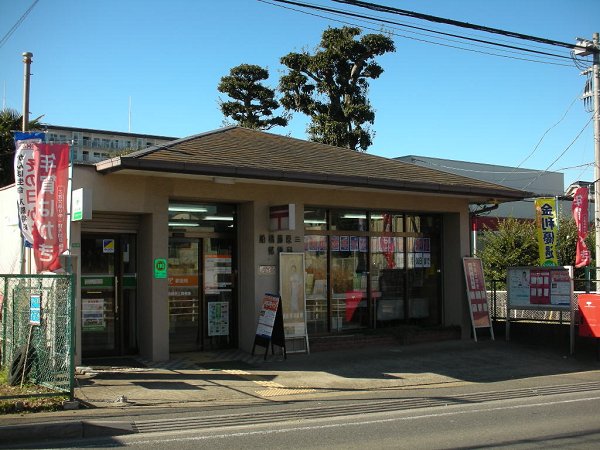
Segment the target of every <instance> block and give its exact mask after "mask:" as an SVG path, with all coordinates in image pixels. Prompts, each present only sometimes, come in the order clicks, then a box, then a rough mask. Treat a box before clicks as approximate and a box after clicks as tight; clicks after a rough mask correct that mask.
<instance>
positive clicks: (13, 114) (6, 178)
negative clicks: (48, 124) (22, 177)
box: [0, 108, 42, 186]
mask: <svg viewBox="0 0 600 450" xmlns="http://www.w3.org/2000/svg"><path fill="white" fill-rule="evenodd" d="M41 118H42V116H40V117H38V118H36V119H34V120H32V121H30V122H29V123H28V129H30V130H40V129H41V128H42V125H41V123H40V119H41ZM22 127H23V115H22V114H20V113H19V112H18V111H17V110H15V109H11V108H4V109H2V110H0V186H6V185H8V184H11V183H14V181H15V173H14V157H15V141H14V139H13V134H12V132H13V131H18V130H21V129H22Z"/></svg>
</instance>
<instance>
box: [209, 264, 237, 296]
mask: <svg viewBox="0 0 600 450" xmlns="http://www.w3.org/2000/svg"><path fill="white" fill-rule="evenodd" d="M230 291H231V255H228V254H224V255H207V256H206V257H205V258H204V292H205V293H206V294H220V293H222V292H230Z"/></svg>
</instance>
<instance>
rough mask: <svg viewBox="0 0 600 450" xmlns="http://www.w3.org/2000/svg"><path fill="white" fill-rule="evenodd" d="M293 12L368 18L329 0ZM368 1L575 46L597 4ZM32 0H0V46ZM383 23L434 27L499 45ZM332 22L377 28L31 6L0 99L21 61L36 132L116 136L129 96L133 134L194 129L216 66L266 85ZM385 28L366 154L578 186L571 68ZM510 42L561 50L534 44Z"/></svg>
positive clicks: (115, 3)
mask: <svg viewBox="0 0 600 450" xmlns="http://www.w3.org/2000/svg"><path fill="white" fill-rule="evenodd" d="M306 2H307V3H313V4H319V5H327V6H333V7H335V8H342V9H345V10H351V11H354V12H360V13H368V14H372V13H369V12H368V11H366V10H357V9H351V8H349V7H345V6H341V5H339V4H335V3H333V2H331V1H329V0H307V1H306ZM374 2H375V3H380V4H385V5H391V6H395V7H397V8H402V9H406V10H411V11H416V12H420V13H425V14H430V15H435V16H440V17H446V18H450V19H454V20H458V21H462V22H469V23H473V24H478V25H484V26H487V27H493V28H500V29H504V30H509V31H513V32H518V33H522V34H528V35H534V36H539V37H544V38H548V39H553V40H557V41H562V42H567V43H574V42H575V39H576V37H583V38H587V39H591V38H592V34H593V32H598V31H600V2H599V1H597V0H396V1H393V0H377V1H374ZM33 3H34V0H0V39H1V38H2V37H4V36H5V35H6V33H7V32H8V31H9V30H10V29H11V28H12V27H13V26H14V25H15V23H17V21H18V20H19V18H21V16H22V15H23V13H24V12H25V11H26V10H27V9H28V8H29V7H30V6H31V5H32V4H33ZM304 11H306V10H304ZM378 16H380V17H383V16H382V15H381V14H378ZM385 17H386V18H388V19H392V20H396V21H401V22H403V23H407V24H412V25H415V26H420V27H425V28H429V29H435V30H440V31H444V32H448V33H456V34H461V35H465V34H466V35H469V36H473V35H475V34H476V35H477V37H478V38H483V39H494V40H497V39H499V38H501V37H499V36H494V35H490V34H481V33H475V32H474V31H469V30H465V29H461V28H456V27H448V26H442V25H439V24H433V23H430V22H424V21H420V20H416V19H409V18H402V17H399V16H385ZM339 20H343V21H350V22H352V23H353V24H355V25H361V26H370V27H375V28H376V31H377V30H378V29H379V28H378V26H377V25H369V24H367V23H365V22H357V21H356V20H353V19H348V18H342V17H333V16H331V15H330V16H329V17H326V18H324V17H317V16H314V15H308V14H303V13H300V12H296V11H293V10H290V9H285V8H281V7H278V6H274V5H273V4H269V3H265V2H261V1H258V0H219V1H211V2H209V1H193V0H169V1H164V0H102V1H91V0H89V1H87V0H52V1H51V0H39V1H38V3H37V4H36V5H35V7H34V8H33V9H32V11H31V12H30V13H29V15H28V16H27V17H26V18H25V20H24V21H23V22H22V23H21V24H20V26H19V27H18V28H17V29H16V30H15V31H14V33H13V34H12V35H11V36H10V37H9V38H8V39H7V40H6V41H5V42H4V43H3V45H2V46H1V47H0V88H1V89H2V94H3V95H2V102H3V106H4V105H5V106H7V107H12V108H15V109H18V110H20V109H21V105H22V90H23V64H22V62H21V54H22V53H23V52H25V51H30V52H32V53H33V54H34V56H33V64H32V66H31V72H32V74H33V75H32V78H31V100H30V109H31V114H32V116H33V117H37V116H39V115H44V118H43V121H44V122H46V123H51V124H55V125H62V126H72V127H82V128H97V129H105V130H116V131H128V130H129V99H130V98H131V131H132V132H135V133H148V134H158V135H166V136H176V137H184V136H189V135H193V134H197V133H202V132H205V131H209V130H213V129H216V128H219V127H220V126H222V122H223V116H222V115H221V113H220V111H219V109H218V102H217V101H218V98H219V96H221V97H223V95H222V94H219V92H218V91H217V89H216V86H217V84H218V83H219V80H220V78H221V77H222V76H223V75H226V74H227V73H228V72H229V69H230V68H232V67H234V66H236V65H238V64H241V63H250V64H258V65H261V66H263V67H267V68H268V69H269V71H270V74H271V78H270V79H269V81H268V82H267V83H266V84H268V85H270V86H271V87H274V86H276V84H277V81H278V79H279V75H280V73H281V71H282V70H283V67H282V66H281V65H280V64H279V58H280V57H281V56H283V55H285V54H287V53H289V52H291V51H301V50H302V49H308V50H312V49H314V47H315V46H316V45H317V44H318V42H319V40H320V37H321V33H322V31H323V30H324V29H326V28H327V27H328V26H334V27H339V26H342V25H343V23H341V22H339ZM392 31H393V32H394V33H395V35H394V41H395V43H396V52H395V53H392V54H387V55H384V56H383V57H381V58H379V62H380V64H381V65H382V66H383V68H384V70H385V72H384V73H383V74H382V76H381V77H380V78H379V79H377V80H373V81H371V88H370V100H371V103H372V105H373V107H374V109H375V110H376V118H375V124H374V126H373V129H374V130H375V132H376V135H375V139H374V144H373V145H372V146H371V147H370V148H369V150H368V151H369V153H372V154H376V155H380V156H386V157H395V156H403V155H408V154H414V155H424V156H430V157H435V158H449V159H457V160H463V161H475V162H481V163H488V164H501V165H508V166H517V165H520V164H521V167H524V168H529V169H541V170H544V169H547V168H549V169H550V170H557V171H560V172H563V173H564V174H565V187H566V186H567V185H568V184H569V183H571V182H572V181H575V180H587V181H593V168H592V166H590V165H589V164H590V163H592V162H593V160H594V144H593V123H591V122H590V118H591V114H590V113H589V112H587V111H585V109H584V106H583V102H582V101H580V100H578V97H579V96H580V94H581V92H582V89H583V86H584V82H585V78H584V77H583V76H581V75H580V70H579V69H578V68H577V67H575V65H574V64H573V63H572V62H571V61H570V60H568V59H564V60H557V59H555V58H553V59H552V60H551V62H558V63H560V64H564V65H552V64H548V63H547V62H549V61H550V60H546V61H545V62H546V63H533V62H528V61H522V60H517V59H514V57H515V56H516V57H520V56H519V55H514V54H507V55H509V56H513V58H505V57H498V56H492V55H489V54H485V53H492V52H493V53H499V52H498V51H497V50H492V49H490V48H489V47H485V48H476V47H470V48H471V49H477V50H478V51H479V52H473V51H464V50H460V49H456V48H452V47H449V46H448V44H450V45H458V46H460V47H467V46H466V45H465V44H457V43H453V42H450V41H448V39H445V40H439V39H437V40H436V42H438V44H444V45H436V44H431V43H428V42H423V40H428V41H431V40H433V39H432V38H431V37H430V36H422V35H415V34H411V33H409V32H408V31H407V30H406V29H402V28H394V29H393V30H392ZM366 32H373V30H366ZM417 39H420V40H417ZM512 44H514V45H521V46H523V45H524V46H527V47H528V48H531V47H532V46H536V47H535V48H536V49H540V50H543V51H551V52H553V53H559V54H562V55H567V54H568V51H566V50H565V49H559V48H550V47H544V48H542V47H540V45H539V44H535V43H526V42H522V41H514V40H513V41H512ZM481 52H485V53H481ZM586 124H588V126H587V128H585V126H586ZM305 126H306V118H305V117H304V116H302V115H300V114H297V115H296V116H295V117H294V119H293V121H292V123H291V124H290V126H288V127H287V128H281V127H278V128H274V129H273V130H272V132H274V133H278V134H289V135H291V136H294V137H297V138H301V139H303V138H305V137H306V135H305V131H304V130H305ZM584 128H585V129H584ZM582 130H584V131H583V132H582ZM580 133H581V134H580ZM578 135H580V136H579V138H577V136H578ZM542 137H543V140H542V141H541V143H540V144H539V145H538V143H539V141H540V139H541V138H542ZM573 141H575V142H573ZM536 146H537V148H536ZM567 148H568V149H567ZM561 154H562V156H561ZM586 164H588V165H587V166H586ZM467 175H468V174H467ZM526 184H527V180H524V187H525V185H526Z"/></svg>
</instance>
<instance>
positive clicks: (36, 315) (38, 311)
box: [29, 294, 42, 325]
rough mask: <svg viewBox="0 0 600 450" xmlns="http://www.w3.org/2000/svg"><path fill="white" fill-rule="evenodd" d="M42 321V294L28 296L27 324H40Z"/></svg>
mask: <svg viewBox="0 0 600 450" xmlns="http://www.w3.org/2000/svg"><path fill="white" fill-rule="evenodd" d="M41 323H42V296H41V295H40V294H34V295H30V296H29V324H30V325H40V324H41Z"/></svg>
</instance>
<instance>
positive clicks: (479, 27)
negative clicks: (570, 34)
mask: <svg viewBox="0 0 600 450" xmlns="http://www.w3.org/2000/svg"><path fill="white" fill-rule="evenodd" d="M275 1H285V0H275ZM332 1H333V2H335V3H343V4H346V5H352V6H357V7H360V8H366V9H371V10H374V11H379V12H387V13H390V14H398V15H402V16H408V17H414V18H416V19H421V20H427V21H430V22H436V23H444V24H447V25H453V26H456V27H461V28H470V29H473V30H477V31H484V32H486V33H493V34H500V35H502V36H509V37H513V38H516V39H522V40H526V41H533V42H539V43H542V44H546V45H553V46H558V47H564V48H568V49H571V50H575V49H581V50H584V49H587V47H581V46H578V45H574V44H570V43H567V42H561V41H556V40H553V39H547V38H541V37H537V36H531V35H528V34H522V33H516V32H513V31H507V30H502V29H500V28H492V27H486V26H483V25H475V24H472V23H468V22H461V21H458V20H452V19H446V18H443V17H438V16H431V15H429V14H422V13H417V12H414V11H408V10H405V9H399V8H394V7H391V6H384V5H378V4H375V3H369V2H363V1H358V0H332ZM594 51H595V52H598V49H595V50H594Z"/></svg>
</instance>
